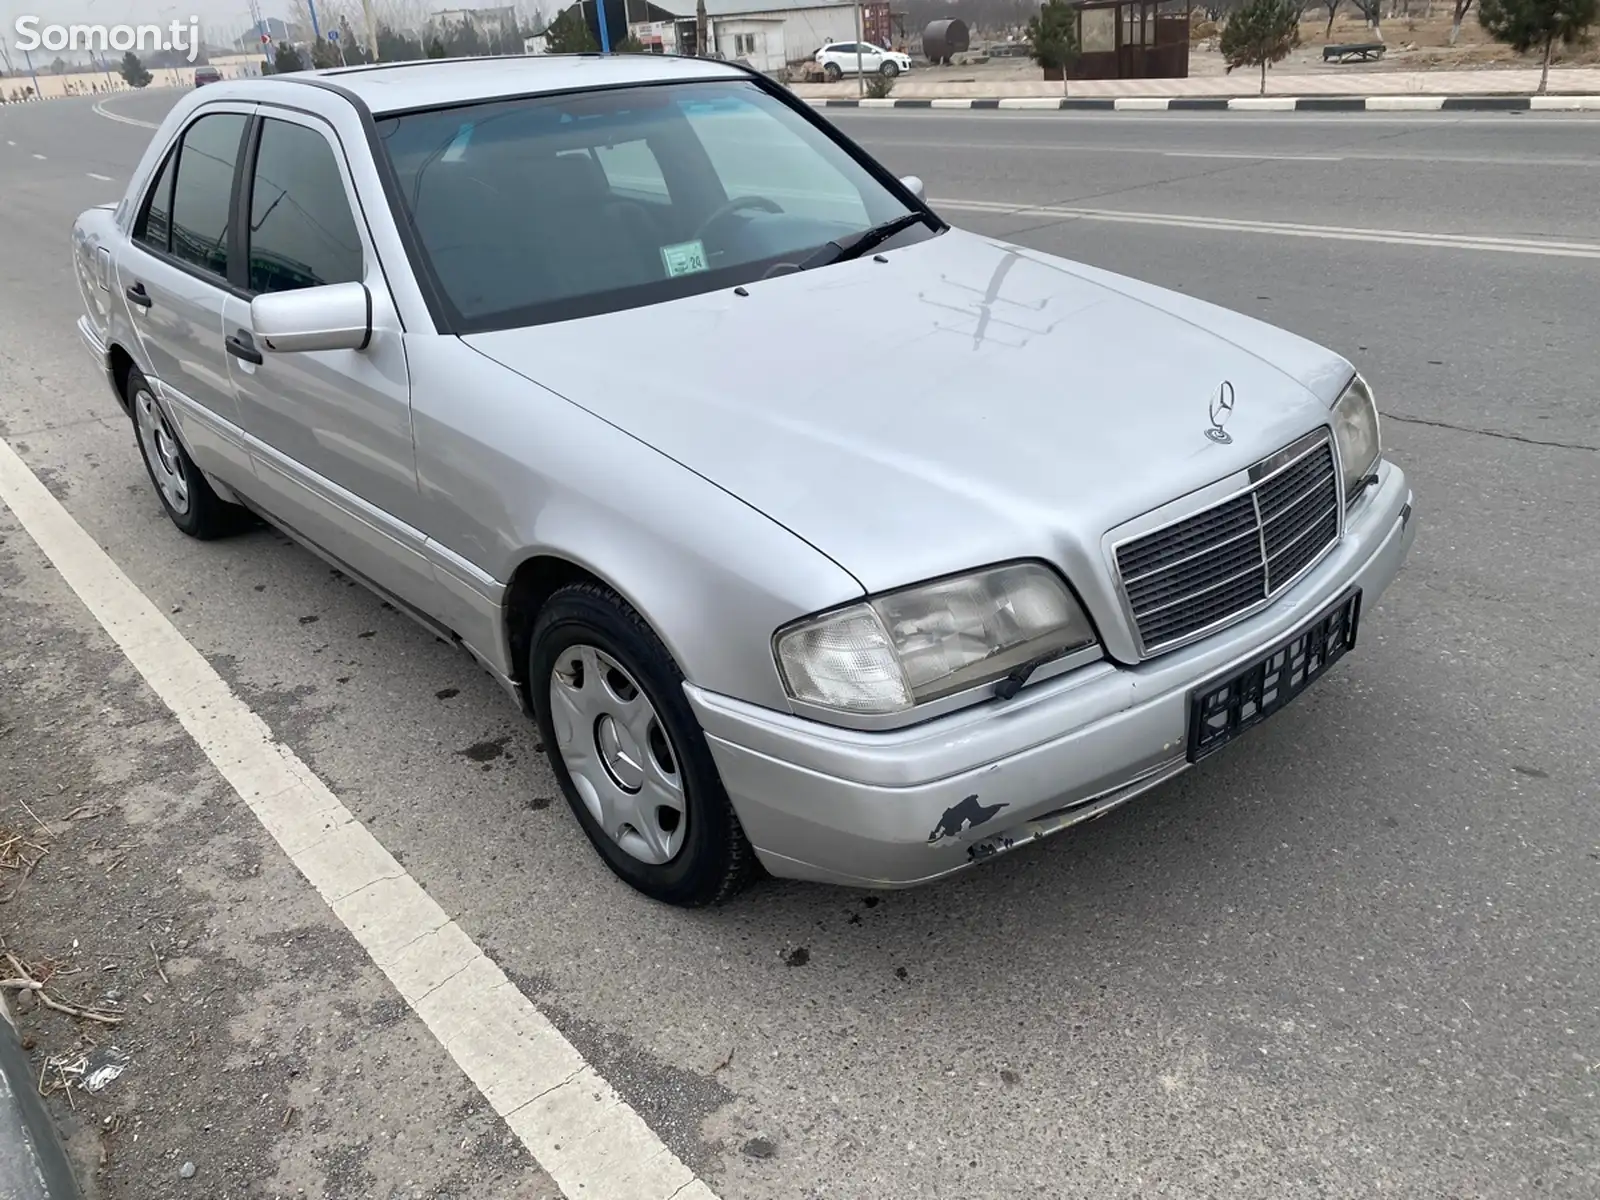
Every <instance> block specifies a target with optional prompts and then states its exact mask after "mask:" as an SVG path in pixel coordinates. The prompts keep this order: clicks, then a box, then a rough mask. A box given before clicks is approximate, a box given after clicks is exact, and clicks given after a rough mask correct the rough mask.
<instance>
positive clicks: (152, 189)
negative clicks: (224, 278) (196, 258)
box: [128, 140, 183, 254]
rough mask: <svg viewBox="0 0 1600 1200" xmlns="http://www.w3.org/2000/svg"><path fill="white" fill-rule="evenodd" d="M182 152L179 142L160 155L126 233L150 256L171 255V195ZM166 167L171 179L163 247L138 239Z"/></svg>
mask: <svg viewBox="0 0 1600 1200" xmlns="http://www.w3.org/2000/svg"><path fill="white" fill-rule="evenodd" d="M182 150H183V142H182V141H181V140H180V141H179V142H178V143H177V144H176V145H174V146H172V147H170V148H169V149H168V150H167V152H166V153H165V154H164V155H162V157H161V164H160V165H159V166H158V167H157V168H156V174H155V179H154V181H153V182H152V183H151V184H150V186H149V188H148V189H147V190H146V191H145V194H144V199H143V200H141V201H140V202H139V209H138V212H137V213H135V215H134V218H133V228H132V229H131V230H130V231H129V233H128V240H129V241H131V242H132V243H133V244H134V245H135V246H138V247H139V248H140V249H141V250H146V251H148V252H149V253H151V254H171V253H172V193H173V192H174V191H176V190H177V186H178V158H179V156H180V153H181V151H182ZM168 167H171V168H172V178H170V179H168V180H167V244H166V245H165V246H155V245H152V244H151V243H149V242H147V241H145V240H144V238H142V237H140V236H139V230H140V229H147V228H149V225H150V210H151V209H152V208H154V207H155V202H156V189H157V188H158V187H160V186H161V181H162V179H163V178H165V177H166V173H167V168H168Z"/></svg>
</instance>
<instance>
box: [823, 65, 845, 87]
mask: <svg viewBox="0 0 1600 1200" xmlns="http://www.w3.org/2000/svg"><path fill="white" fill-rule="evenodd" d="M822 75H823V78H824V79H826V80H827V81H828V82H829V83H838V82H839V80H840V79H842V78H844V71H843V70H842V69H841V68H840V66H839V64H838V63H828V64H826V65H825V66H824V67H823V68H822Z"/></svg>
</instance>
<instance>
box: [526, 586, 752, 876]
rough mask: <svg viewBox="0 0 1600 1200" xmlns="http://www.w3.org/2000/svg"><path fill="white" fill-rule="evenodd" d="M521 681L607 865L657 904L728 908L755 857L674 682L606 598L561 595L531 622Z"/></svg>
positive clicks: (670, 669) (631, 620)
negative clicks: (526, 683) (524, 679)
mask: <svg viewBox="0 0 1600 1200" xmlns="http://www.w3.org/2000/svg"><path fill="white" fill-rule="evenodd" d="M528 681H529V685H530V690H531V691H532V693H533V699H534V711H535V714H536V717H537V719H538V722H539V733H540V735H541V736H542V737H543V739H544V744H545V745H546V746H547V747H548V748H549V750H550V751H551V753H550V765H551V766H552V768H553V769H554V770H555V773H556V778H557V779H558V780H559V781H560V783H561V788H562V791H563V792H564V793H565V794H566V797H567V803H568V804H569V805H571V807H572V811H573V813H574V814H575V815H576V816H577V818H578V823H579V824H580V825H582V826H583V831H584V833H586V834H587V835H588V836H589V840H590V841H591V842H592V843H593V844H594V847H595V849H596V850H598V851H599V852H600V857H602V858H603V859H605V861H606V865H607V866H609V867H610V868H611V870H612V871H613V872H615V873H616V875H617V876H618V877H620V878H621V879H622V880H624V881H625V882H626V883H628V884H630V885H632V886H633V887H635V888H637V889H638V890H639V891H641V892H643V893H644V894H645V895H647V896H650V897H652V898H653V899H656V900H660V901H662V902H664V903H667V904H676V905H682V906H686V907H698V906H701V905H706V904H715V903H719V902H721V901H723V900H726V899H728V898H729V897H730V896H732V895H733V894H734V893H735V892H737V891H738V890H739V889H740V888H741V887H743V886H744V884H745V883H746V882H747V881H748V879H749V878H750V876H751V874H752V873H753V871H754V864H755V859H754V854H753V852H752V851H751V849H750V844H749V842H747V841H746V840H745V836H744V830H743V829H742V828H741V827H740V825H739V818H738V817H737V816H736V815H735V814H734V811H733V806H732V805H731V804H730V803H729V802H728V795H727V792H726V791H724V789H723V787H722V780H721V778H720V777H719V776H718V775H717V768H716V764H715V763H714V762H713V761H712V759H711V750H710V748H709V747H708V746H707V745H706V739H705V734H704V733H702V732H701V730H700V726H699V723H698V722H697V721H696V720H695V717H694V711H693V710H692V709H691V708H690V707H689V702H688V700H687V699H686V698H685V696H684V694H683V675H682V673H681V672H680V671H679V670H678V668H677V665H676V664H675V663H674V662H673V661H672V657H671V656H670V655H669V654H668V653H667V650H666V647H665V646H663V645H662V644H661V641H660V639H658V638H657V637H656V635H655V632H654V631H653V630H652V629H651V628H650V627H649V626H648V625H647V624H645V622H644V620H643V618H641V617H640V616H639V614H638V613H636V612H634V610H633V609H632V608H630V607H629V606H628V605H627V603H626V602H625V601H623V600H622V598H621V597H620V596H618V595H617V594H616V593H614V592H612V591H610V590H609V589H607V588H603V587H600V586H598V585H595V584H573V585H571V586H569V587H565V588H562V589H561V590H560V591H558V592H556V593H555V595H554V596H552V597H551V598H550V600H549V601H548V602H547V603H546V605H545V606H544V609H543V610H542V611H541V612H540V614H539V617H538V620H537V621H536V622H535V623H534V630H533V637H532V644H531V646H530V649H529V655H528Z"/></svg>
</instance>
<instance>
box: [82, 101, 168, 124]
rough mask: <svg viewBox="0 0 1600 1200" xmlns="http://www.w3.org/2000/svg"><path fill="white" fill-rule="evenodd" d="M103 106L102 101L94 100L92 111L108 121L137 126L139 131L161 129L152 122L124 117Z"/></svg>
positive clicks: (103, 102)
mask: <svg viewBox="0 0 1600 1200" xmlns="http://www.w3.org/2000/svg"><path fill="white" fill-rule="evenodd" d="M105 105H106V102H105V101H104V100H96V101H95V102H94V111H95V112H96V113H98V114H99V115H100V116H102V117H104V118H105V119H106V120H108V121H117V122H120V123H121V124H123V125H137V126H139V127H140V128H141V129H159V128H161V127H160V126H159V125H157V124H156V123H155V122H154V121H141V120H139V118H138V117H125V116H123V115H122V114H121V113H114V112H112V111H111V110H110V109H109V108H107V107H106V106H105Z"/></svg>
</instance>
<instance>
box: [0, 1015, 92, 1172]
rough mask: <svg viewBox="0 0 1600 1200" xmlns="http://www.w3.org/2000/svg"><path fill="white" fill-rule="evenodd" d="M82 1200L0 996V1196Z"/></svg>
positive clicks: (31, 1070)
mask: <svg viewBox="0 0 1600 1200" xmlns="http://www.w3.org/2000/svg"><path fill="white" fill-rule="evenodd" d="M81 1195H82V1193H80V1192H79V1191H78V1182H77V1180H76V1179H75V1178H74V1177H73V1174H72V1168H71V1167H70V1166H69V1165H68V1164H67V1156H66V1153H65V1152H64V1151H63V1150H62V1149H61V1139H60V1137H59V1135H58V1134H57V1133H56V1127H55V1122H54V1121H52V1120H51V1119H50V1113H49V1111H48V1110H47V1109H46V1108H45V1106H44V1101H43V1100H41V1099H40V1098H39V1092H38V1090H37V1088H36V1087H35V1086H34V1082H33V1069H32V1068H31V1067H30V1066H29V1065H28V1057H27V1055H26V1054H25V1053H23V1050H22V1044H21V1042H19V1041H18V1040H17V1027H16V1026H15V1025H14V1024H13V1023H12V1020H11V1012H10V1010H9V1009H8V1008H7V1007H6V1001H5V997H4V996H3V995H0V1196H4V1197H6V1198H7V1200H13V1198H14V1200H80V1197H81Z"/></svg>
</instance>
